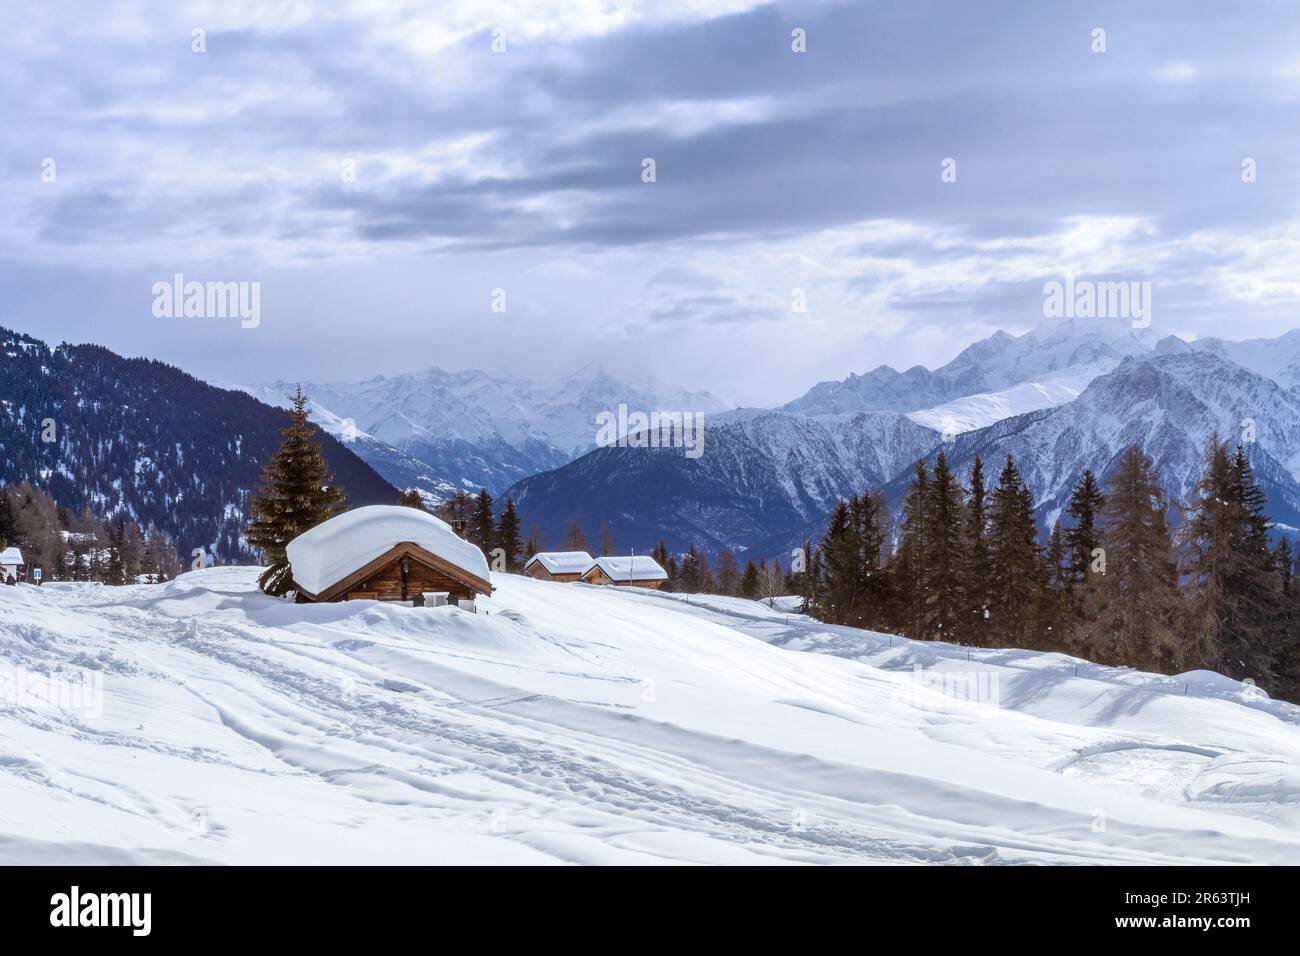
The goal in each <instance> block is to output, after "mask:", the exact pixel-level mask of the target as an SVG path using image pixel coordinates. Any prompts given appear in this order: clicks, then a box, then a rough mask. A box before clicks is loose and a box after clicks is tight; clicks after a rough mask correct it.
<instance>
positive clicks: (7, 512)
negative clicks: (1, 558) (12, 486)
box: [0, 488, 18, 548]
mask: <svg viewBox="0 0 1300 956" xmlns="http://www.w3.org/2000/svg"><path fill="white" fill-rule="evenodd" d="M17 540H18V524H17V518H16V517H15V515H14V505H13V502H12V501H11V500H10V498H9V490H8V489H7V488H0V548H7V547H9V546H10V545H11V544H14V543H16V542H17Z"/></svg>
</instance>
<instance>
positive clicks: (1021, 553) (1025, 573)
mask: <svg viewBox="0 0 1300 956" xmlns="http://www.w3.org/2000/svg"><path fill="white" fill-rule="evenodd" d="M989 546H990V563H991V569H990V570H991V576H990V582H989V585H990V606H989V632H990V633H989V636H990V637H991V638H992V639H993V640H994V641H995V642H996V643H997V644H1000V645H1002V646H1010V647H1032V646H1034V644H1035V642H1036V640H1037V638H1038V636H1039V635H1038V634H1037V632H1036V627H1037V623H1038V622H1037V616H1038V610H1039V600H1040V597H1041V592H1042V586H1041V581H1040V572H1041V563H1040V560H1039V554H1038V550H1039V549H1038V531H1037V528H1036V527H1035V525H1034V507H1033V501H1032V499H1031V497H1030V494H1029V489H1028V488H1027V487H1025V483H1024V480H1023V479H1022V478H1021V477H1020V472H1019V471H1017V470H1016V465H1015V462H1014V461H1013V460H1012V458H1011V456H1010V455H1007V463H1006V465H1005V466H1004V467H1003V469H1002V473H1001V474H1000V475H999V476H998V484H997V487H996V488H995V489H994V490H993V495H992V500H991V506H990V508H989Z"/></svg>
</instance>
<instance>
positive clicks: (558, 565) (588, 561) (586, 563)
mask: <svg viewBox="0 0 1300 956" xmlns="http://www.w3.org/2000/svg"><path fill="white" fill-rule="evenodd" d="M533 562H537V563H538V564H540V565H541V566H542V567H544V568H545V569H546V570H547V571H548V572H549V573H551V574H584V573H586V571H587V570H588V569H589V568H590V567H591V566H592V565H593V564H595V563H596V559H595V558H593V557H592V556H591V555H589V554H588V553H587V552H586V551H539V552H537V553H536V554H535V555H533V556H532V557H531V558H529V559H528V561H527V563H525V564H524V567H525V568H527V567H528V566H529V565H530V564H532V563H533Z"/></svg>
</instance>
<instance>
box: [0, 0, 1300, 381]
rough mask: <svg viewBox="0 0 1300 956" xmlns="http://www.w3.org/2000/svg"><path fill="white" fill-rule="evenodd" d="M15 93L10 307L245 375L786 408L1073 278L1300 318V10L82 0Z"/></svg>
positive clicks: (9, 104) (10, 96)
mask: <svg viewBox="0 0 1300 956" xmlns="http://www.w3.org/2000/svg"><path fill="white" fill-rule="evenodd" d="M796 28H798V29H801V30H803V31H805V32H806V52H804V53H797V52H794V50H793V49H792V31H793V30H795V29H796ZM1096 28H1101V29H1104V30H1105V47H1106V49H1105V52H1104V53H1098V52H1094V47H1095V46H1096V45H1097V41H1096V39H1095V35H1094V30H1095V29H1096ZM196 30H202V31H204V32H203V33H202V34H201V35H200V36H201V39H202V41H203V42H202V43H199V42H198V41H197V40H196V39H195V31H196ZM494 31H496V32H495V41H496V46H497V47H498V48H499V47H500V46H501V43H502V40H504V47H505V48H504V51H502V52H494V49H493V46H494ZM196 45H205V46H206V52H194V49H193V48H194V47H195V46H196ZM0 88H2V91H3V96H2V97H0V128H2V129H3V134H2V135H0V173H2V174H3V186H0V189H2V190H3V201H0V325H4V326H9V327H14V328H17V329H19V330H21V331H24V332H28V333H31V334H34V335H37V336H39V337H41V338H46V339H49V340H51V341H61V340H69V341H76V342H81V341H93V342H97V343H100V344H103V345H107V346H108V347H110V348H112V349H114V350H117V351H120V352H124V353H127V354H132V355H147V356H151V357H157V358H161V359H163V360H165V361H169V362H172V363H175V364H177V365H180V366H181V367H183V368H185V369H186V370H188V371H192V372H194V373H195V374H198V375H200V376H201V377H204V378H208V379H210V380H214V381H224V382H251V381H259V380H266V379H271V378H290V379H292V378H303V379H317V380H321V379H326V380H352V379H362V378H369V377H371V376H374V375H377V374H391V373H394V372H402V371H411V370H415V369H419V368H423V367H426V366H429V365H439V366H441V367H444V368H453V369H456V368H469V367H479V368H484V369H487V370H489V371H496V372H503V373H515V374H526V375H529V376H530V377H536V378H546V377H554V376H558V375H561V374H564V373H566V372H568V371H571V370H573V369H575V368H577V367H578V366H581V365H583V364H586V363H587V362H590V361H593V360H595V361H598V362H600V363H602V364H603V365H604V366H605V367H606V368H607V369H608V370H609V371H610V372H612V373H616V374H621V375H626V376H629V377H634V378H641V377H643V376H644V375H645V374H646V372H647V371H649V372H652V373H653V374H654V375H655V376H656V377H657V378H658V379H659V380H660V381H662V382H664V383H666V384H667V383H672V384H684V385H688V386H691V387H696V388H707V389H711V390H713V391H715V392H718V393H719V394H721V395H723V396H725V397H727V398H730V399H732V400H737V401H743V402H747V403H774V402H779V401H784V400H787V399H789V398H792V397H794V396H795V395H797V394H799V393H801V392H803V391H804V390H806V389H807V388H808V387H809V386H810V385H812V384H813V383H815V382H816V381H819V380H823V379H831V378H842V377H844V376H845V375H847V374H849V373H850V372H864V371H868V370H870V369H872V368H874V367H875V366H877V365H880V364H890V365H894V366H896V367H898V368H906V367H908V366H910V365H913V364H924V365H928V366H931V367H934V366H937V365H940V364H942V363H943V362H945V361H947V360H948V359H950V358H951V357H952V356H953V355H954V354H956V352H957V351H958V350H959V349H960V348H961V347H963V346H964V345H966V344H968V343H969V342H971V341H973V340H975V339H977V338H981V337H983V336H985V335H987V334H989V333H990V332H992V331H993V330H995V329H997V328H1005V329H1007V330H1009V331H1013V332H1014V331H1023V330H1025V329H1028V328H1030V327H1032V326H1034V325H1036V324H1038V323H1039V322H1041V321H1042V305H1043V293H1042V286H1043V283H1044V282H1045V281H1049V280H1052V279H1060V278H1063V277H1064V276H1066V275H1075V276H1080V277H1085V276H1089V277H1096V278H1102V277H1112V278H1122V279H1126V280H1149V281H1151V282H1152V283H1153V287H1154V289H1153V319H1154V327H1155V328H1156V329H1157V330H1158V331H1167V332H1174V333H1178V334H1182V335H1185V336H1196V335H1220V336H1224V337H1227V338H1242V337H1248V336H1253V335H1276V334H1279V333H1281V332H1283V331H1286V330H1287V329H1290V328H1293V327H1296V326H1297V325H1300V321H1297V316H1300V308H1298V306H1300V228H1298V227H1297V224H1298V217H1297V199H1298V198H1300V189H1298V187H1300V122H1297V121H1298V120H1300V112H1298V110H1297V107H1300V4H1295V3H1290V2H1277V3H1268V2H1253V3H1249V4H1225V3H1223V2H1222V0H1218V2H1213V3H1196V2H1178V3H1174V2H1169V3H1135V2H1133V0H1123V2H1117V3H1105V2H1092V0H1090V2H1078V3H1071V2H1052V3H1043V2H1026V0H1015V2H976V0H947V2H943V3H929V2H923V0H898V2H865V0H859V2H852V3H835V2H804V3H789V4H785V3H777V4H760V3H750V2H747V0H682V2H674V0H662V2H648V0H646V2H621V0H565V2H556V3H552V2H491V0H486V2H484V0H469V2H460V0H452V2H436V3H404V2H400V0H384V2H379V0H352V2H335V3H330V4H324V3H321V4H313V3H308V2H280V3H277V2H274V0H256V2H247V3H245V2H237V0H220V2H213V3H164V2H155V3H139V4H129V3H102V4H100V3H96V4H86V3H67V4H64V3H58V2H48V0H46V2H42V3H40V4H33V5H27V6H25V7H23V8H22V10H21V12H19V11H18V10H17V9H16V8H15V9H14V10H10V11H9V12H7V13H6V14H5V24H4V29H3V30H0ZM647 158H652V159H653V160H654V162H655V177H656V181H655V182H653V183H647V182H644V181H643V161H644V160H645V159H647ZM946 158H952V159H955V160H956V173H957V177H956V182H942V181H941V175H940V174H941V164H942V162H943V161H944V160H945V159H946ZM49 159H53V160H54V165H53V166H52V167H50V166H49V164H48V163H46V160H49ZM1244 159H1253V160H1254V162H1255V168H1256V171H1257V181H1256V182H1254V183H1243V182H1242V162H1243V160H1244ZM50 169H52V170H53V173H54V175H53V177H51V176H50V175H49V174H48V170H50ZM351 169H355V182H350V181H348V179H349V176H348V175H347V173H348V171H349V170H351ZM43 173H45V175H43ZM51 178H52V179H53V181H47V180H50V179H51ZM176 273H181V274H183V275H184V276H185V278H186V279H187V280H198V281H247V282H252V281H256V282H260V283H261V323H260V325H259V326H258V327H257V328H250V329H244V328H240V325H239V323H238V321H236V320H230V319H219V318H158V317H155V316H154V315H153V312H152V310H151V306H152V304H153V300H154V296H153V292H152V286H153V284H154V283H155V282H158V281H160V280H167V281H170V279H171V277H172V276H173V275H174V274H176ZM496 289H502V290H504V291H505V311H504V312H494V311H493V310H492V303H493V290H496ZM796 289H802V290H805V291H804V294H805V295H806V301H807V309H806V311H804V312H799V311H796V310H795V309H793V308H792V303H793V301H794V300H793V295H794V290H796Z"/></svg>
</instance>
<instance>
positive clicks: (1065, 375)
mask: <svg viewBox="0 0 1300 956" xmlns="http://www.w3.org/2000/svg"><path fill="white" fill-rule="evenodd" d="M1114 367H1115V363H1114V362H1097V363H1093V364H1088V365H1075V366H1071V367H1070V368H1067V369H1066V370H1065V371H1063V372H1058V373H1056V374H1054V375H1048V376H1044V377H1043V378H1042V379H1041V380H1040V381H1036V382H1022V383H1020V384H1019V385H1014V386H1012V387H1011V388H1007V389H1003V390H1002V391H998V392H982V393H980V394H978V395H967V396H965V397H964V398H957V399H953V400H952V401H951V402H944V403H943V404H942V405H935V406H934V407H933V408H924V409H921V410H920V411H916V412H908V413H907V417H908V418H910V419H911V420H912V421H914V422H916V423H917V424H918V425H924V426H925V427H926V428H933V429H934V430H935V431H937V432H939V433H940V434H945V433H946V434H951V435H961V434H964V433H965V432H970V431H975V430H976V429H977V428H985V427H987V426H989V425H992V424H995V423H996V422H1000V421H1002V420H1003V419H1004V418H1011V417H1012V416H1013V415H1024V414H1025V413H1027V412H1036V411H1038V410H1039V409H1041V408H1053V407H1055V406H1057V405H1064V404H1065V403H1067V402H1072V401H1074V400H1075V399H1076V398H1078V397H1079V393H1080V392H1082V391H1083V390H1084V389H1085V388H1087V387H1088V385H1089V383H1091V382H1092V380H1093V379H1095V378H1097V376H1099V375H1104V374H1105V373H1106V372H1109V371H1110V370H1111V369H1113V368H1114Z"/></svg>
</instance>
